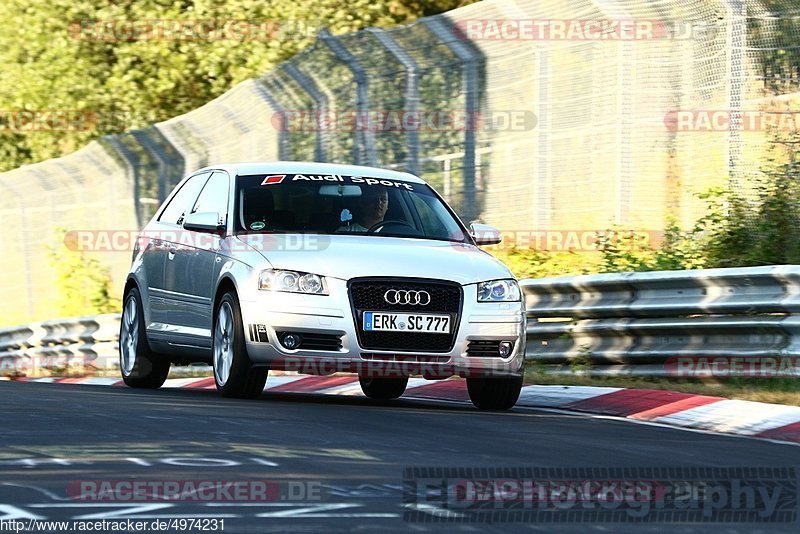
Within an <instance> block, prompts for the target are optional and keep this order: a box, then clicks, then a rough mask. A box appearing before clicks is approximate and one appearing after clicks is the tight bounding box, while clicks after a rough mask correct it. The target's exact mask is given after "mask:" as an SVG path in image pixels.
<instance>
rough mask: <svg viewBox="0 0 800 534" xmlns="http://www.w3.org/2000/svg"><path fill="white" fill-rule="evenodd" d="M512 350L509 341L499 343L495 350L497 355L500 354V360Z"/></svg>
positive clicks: (512, 345)
mask: <svg viewBox="0 0 800 534" xmlns="http://www.w3.org/2000/svg"><path fill="white" fill-rule="evenodd" d="M513 349H514V344H513V343H512V342H510V341H501V342H500V346H499V347H498V348H497V353H498V354H500V357H501V358H505V357H506V356H508V355H509V354H511V351H512V350H513Z"/></svg>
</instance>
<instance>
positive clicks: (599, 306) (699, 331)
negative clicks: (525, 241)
mask: <svg viewBox="0 0 800 534" xmlns="http://www.w3.org/2000/svg"><path fill="white" fill-rule="evenodd" d="M522 288H523V291H524V294H525V299H526V307H527V311H528V343H527V351H526V357H527V359H528V360H530V361H534V362H538V363H540V364H542V365H544V366H548V365H560V367H556V368H551V369H550V370H551V371H556V372H562V373H573V372H574V371H575V370H576V369H581V370H582V371H583V372H585V373H588V374H593V375H594V374H597V375H603V374H606V375H607V374H611V375H614V374H619V375H651V376H676V377H682V376H686V377H696V376H717V377H725V376H797V375H798V365H797V362H798V360H800V342H798V339H800V338H798V332H800V330H799V328H800V314H798V312H800V266H795V265H779V266H769V267H747V268H734V269H706V270H696V271H661V272H649V273H622V274H600V275H585V276H569V277H559V278H546V279H541V280H524V281H523V282H522Z"/></svg>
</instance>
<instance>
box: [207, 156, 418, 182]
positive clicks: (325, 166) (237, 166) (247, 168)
mask: <svg viewBox="0 0 800 534" xmlns="http://www.w3.org/2000/svg"><path fill="white" fill-rule="evenodd" d="M213 169H224V170H227V171H229V172H231V173H232V174H234V175H237V176H247V175H253V174H267V173H285V174H342V175H345V176H367V177H370V178H386V179H393V180H403V181H406V182H412V183H418V184H424V183H426V182H425V180H423V179H421V178H419V177H417V176H414V175H413V174H410V173H407V172H402V171H392V170H389V169H380V168H377V167H366V166H362V165H342V164H338V163H320V162H313V161H266V162H253V163H225V164H220V165H210V166H208V167H205V168H203V169H200V171H197V172H201V171H204V170H213Z"/></svg>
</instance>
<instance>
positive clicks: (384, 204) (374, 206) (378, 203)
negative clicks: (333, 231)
mask: <svg viewBox="0 0 800 534" xmlns="http://www.w3.org/2000/svg"><path fill="white" fill-rule="evenodd" d="M388 209H389V192H388V191H387V190H386V188H385V187H381V186H369V187H362V188H361V198H360V200H359V205H358V210H357V212H356V217H355V220H354V221H351V222H349V224H345V225H344V226H340V227H339V228H338V230H337V231H339V232H367V231H368V230H369V229H370V228H372V227H373V226H375V225H376V224H378V223H379V222H381V221H383V218H384V217H385V216H386V210H388ZM342 222H346V221H344V220H343V221H342Z"/></svg>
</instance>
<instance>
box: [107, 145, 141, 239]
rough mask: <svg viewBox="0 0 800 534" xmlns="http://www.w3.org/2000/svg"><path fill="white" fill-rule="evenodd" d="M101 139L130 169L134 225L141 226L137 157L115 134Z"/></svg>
mask: <svg viewBox="0 0 800 534" xmlns="http://www.w3.org/2000/svg"><path fill="white" fill-rule="evenodd" d="M102 141H105V143H108V146H110V147H111V149H112V150H113V151H114V152H115V153H116V155H117V156H119V157H120V158H122V160H123V161H124V162H125V164H126V165H127V166H128V168H129V169H130V170H131V174H132V175H133V205H134V213H135V214H136V227H137V228H142V227H143V226H144V223H143V222H142V220H143V217H142V211H141V204H140V203H139V197H140V192H139V181H140V174H139V158H137V157H136V156H134V155H133V152H131V151H130V150H129V149H128V147H126V146H125V145H123V144H122V143H120V142H119V137H118V136H116V135H106V136H104V137H103V138H102ZM105 143H101V145H103V146H105Z"/></svg>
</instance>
